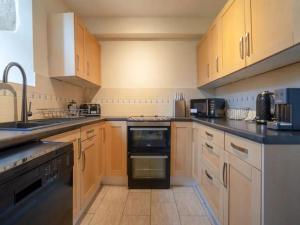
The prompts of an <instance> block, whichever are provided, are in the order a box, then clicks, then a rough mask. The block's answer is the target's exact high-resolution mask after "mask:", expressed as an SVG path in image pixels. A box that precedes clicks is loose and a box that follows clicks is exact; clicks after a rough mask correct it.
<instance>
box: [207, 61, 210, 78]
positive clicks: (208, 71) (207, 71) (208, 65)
mask: <svg viewBox="0 0 300 225" xmlns="http://www.w3.org/2000/svg"><path fill="white" fill-rule="evenodd" d="M209 73H210V71H209V64H207V77H208V78H209Z"/></svg>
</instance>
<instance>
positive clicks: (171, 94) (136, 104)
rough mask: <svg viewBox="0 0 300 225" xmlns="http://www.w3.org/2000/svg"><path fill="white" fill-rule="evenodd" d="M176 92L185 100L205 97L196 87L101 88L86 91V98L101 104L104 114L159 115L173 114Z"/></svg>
mask: <svg viewBox="0 0 300 225" xmlns="http://www.w3.org/2000/svg"><path fill="white" fill-rule="evenodd" d="M176 92H182V93H183V94H184V97H185V99H186V101H187V104H188V105H187V109H189V100H190V99H191V98H203V97H205V96H204V94H203V93H201V92H200V91H199V90H198V89H197V88H184V89H176V88H165V89H164V88H139V89H138V88H132V89H131V88H103V89H101V90H99V91H98V92H97V93H96V94H94V93H93V91H87V92H86V100H87V101H91V102H93V103H99V104H101V111H102V115H104V116H132V115H159V116H173V104H174V102H173V101H174V98H175V96H176Z"/></svg>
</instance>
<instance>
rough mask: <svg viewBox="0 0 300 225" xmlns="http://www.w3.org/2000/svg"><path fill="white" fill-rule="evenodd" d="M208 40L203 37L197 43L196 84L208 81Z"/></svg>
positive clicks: (203, 83)
mask: <svg viewBox="0 0 300 225" xmlns="http://www.w3.org/2000/svg"><path fill="white" fill-rule="evenodd" d="M208 48H209V42H208V37H207V36H206V37H204V38H203V39H202V40H201V42H200V43H199V45H198V86H199V87H201V86H203V85H205V84H207V83H208V82H209V49H208Z"/></svg>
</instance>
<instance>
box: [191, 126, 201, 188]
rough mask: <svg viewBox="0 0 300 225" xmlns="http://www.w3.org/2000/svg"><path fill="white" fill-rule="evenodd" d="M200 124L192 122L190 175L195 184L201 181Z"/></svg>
mask: <svg viewBox="0 0 300 225" xmlns="http://www.w3.org/2000/svg"><path fill="white" fill-rule="evenodd" d="M200 129H201V126H199V125H198V124H196V123H194V124H193V138H192V176H193V178H194V180H195V181H196V182H197V184H200V181H201V176H200V174H201V158H202V152H201V147H202V141H201V138H200Z"/></svg>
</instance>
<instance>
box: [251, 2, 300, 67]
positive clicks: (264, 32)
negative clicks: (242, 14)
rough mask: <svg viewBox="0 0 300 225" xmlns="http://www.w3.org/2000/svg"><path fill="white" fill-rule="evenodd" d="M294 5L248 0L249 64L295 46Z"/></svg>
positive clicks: (290, 3)
mask: <svg viewBox="0 0 300 225" xmlns="http://www.w3.org/2000/svg"><path fill="white" fill-rule="evenodd" d="M293 2H294V0H285V1H281V0H246V15H247V17H246V19H247V20H246V21H247V23H246V26H247V34H246V35H247V36H246V39H245V41H246V42H245V45H246V46H245V51H246V55H247V64H248V65H249V64H253V63H255V62H258V61H260V60H262V59H265V58H267V57H269V56H272V55H274V54H275V53H278V52H280V51H282V50H284V49H287V48H288V47H291V46H292V45H293V32H294V31H293ZM298 13H300V12H298Z"/></svg>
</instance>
